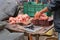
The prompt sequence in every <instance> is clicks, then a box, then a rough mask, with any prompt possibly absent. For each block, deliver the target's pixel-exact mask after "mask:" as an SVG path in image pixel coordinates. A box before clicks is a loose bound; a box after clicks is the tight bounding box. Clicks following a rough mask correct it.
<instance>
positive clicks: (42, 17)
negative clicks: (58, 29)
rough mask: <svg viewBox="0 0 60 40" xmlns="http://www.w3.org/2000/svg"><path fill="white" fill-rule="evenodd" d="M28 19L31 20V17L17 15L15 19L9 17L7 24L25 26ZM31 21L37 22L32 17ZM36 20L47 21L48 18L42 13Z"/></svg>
mask: <svg viewBox="0 0 60 40" xmlns="http://www.w3.org/2000/svg"><path fill="white" fill-rule="evenodd" d="M30 19H31V17H30V16H28V15H27V14H19V15H18V16H17V17H10V18H9V23H10V24H16V23H22V24H26V23H27V22H28V21H29V20H30ZM32 20H33V21H35V20H37V17H33V19H32ZM32 20H31V23H34V22H32ZM38 20H48V16H47V15H46V14H45V13H43V14H41V15H40V17H39V18H38ZM34 24H35V23H34ZM37 24H38V23H37Z"/></svg>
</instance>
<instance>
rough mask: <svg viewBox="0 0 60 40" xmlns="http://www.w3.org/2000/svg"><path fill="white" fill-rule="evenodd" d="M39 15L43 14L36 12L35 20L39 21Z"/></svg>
mask: <svg viewBox="0 0 60 40" xmlns="http://www.w3.org/2000/svg"><path fill="white" fill-rule="evenodd" d="M41 14H43V13H42V12H41V11H40V12H36V13H35V16H34V18H35V19H39V18H40V16H41Z"/></svg>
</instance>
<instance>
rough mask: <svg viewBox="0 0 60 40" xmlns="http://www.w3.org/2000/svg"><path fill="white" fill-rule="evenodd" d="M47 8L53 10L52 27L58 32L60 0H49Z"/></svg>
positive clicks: (59, 26) (59, 30)
mask: <svg viewBox="0 0 60 40" xmlns="http://www.w3.org/2000/svg"><path fill="white" fill-rule="evenodd" d="M48 9H49V11H54V27H55V30H56V31H57V32H59V33H60V0H51V2H50V3H49V4H48Z"/></svg>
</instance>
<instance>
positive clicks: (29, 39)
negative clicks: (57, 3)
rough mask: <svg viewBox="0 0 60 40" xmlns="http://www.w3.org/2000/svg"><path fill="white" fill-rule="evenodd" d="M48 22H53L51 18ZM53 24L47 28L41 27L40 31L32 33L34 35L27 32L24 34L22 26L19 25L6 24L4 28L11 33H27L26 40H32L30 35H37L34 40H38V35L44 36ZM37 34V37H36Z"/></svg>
mask: <svg viewBox="0 0 60 40" xmlns="http://www.w3.org/2000/svg"><path fill="white" fill-rule="evenodd" d="M49 20H53V18H51V19H49ZM53 26H54V25H53V24H52V25H51V26H49V27H43V28H42V29H41V30H39V31H37V32H34V33H29V32H26V31H25V30H23V29H24V27H23V26H20V25H16V24H15V25H10V24H7V26H6V28H7V29H9V30H12V31H17V32H26V33H29V35H28V40H33V39H32V34H37V35H36V40H39V35H45V33H46V32H48V31H49V30H50V29H52V28H53ZM38 34H39V35H38Z"/></svg>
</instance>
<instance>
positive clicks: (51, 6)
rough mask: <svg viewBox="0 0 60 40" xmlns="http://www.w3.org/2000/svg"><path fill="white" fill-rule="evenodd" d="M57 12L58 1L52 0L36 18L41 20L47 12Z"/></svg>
mask: <svg viewBox="0 0 60 40" xmlns="http://www.w3.org/2000/svg"><path fill="white" fill-rule="evenodd" d="M55 10H56V1H55V0H51V2H50V3H49V4H48V6H47V7H45V8H44V9H42V10H41V11H39V12H37V13H36V14H35V17H36V18H39V17H40V15H41V14H42V13H45V12H47V11H55Z"/></svg>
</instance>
